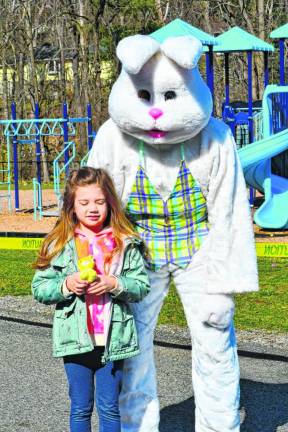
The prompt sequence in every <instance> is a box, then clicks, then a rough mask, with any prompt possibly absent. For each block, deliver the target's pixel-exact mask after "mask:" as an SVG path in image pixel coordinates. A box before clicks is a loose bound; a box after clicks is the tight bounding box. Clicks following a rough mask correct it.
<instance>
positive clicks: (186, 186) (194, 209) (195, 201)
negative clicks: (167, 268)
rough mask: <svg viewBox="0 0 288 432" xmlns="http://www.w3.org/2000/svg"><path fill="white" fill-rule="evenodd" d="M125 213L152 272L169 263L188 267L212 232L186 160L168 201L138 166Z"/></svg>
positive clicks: (204, 203) (200, 194)
mask: <svg viewBox="0 0 288 432" xmlns="http://www.w3.org/2000/svg"><path fill="white" fill-rule="evenodd" d="M126 211H127V214H128V217H129V218H130V220H131V221H132V222H133V224H134V226H135V228H136V230H137V232H138V233H139V234H140V235H141V237H142V239H143V241H144V242H145V244H146V245H147V247H148V250H149V252H150V257H149V258H148V266H149V268H150V269H152V270H158V269H160V268H161V267H162V266H164V265H166V264H168V263H173V264H176V265H178V266H179V267H181V268H184V267H186V266H187V265H188V264H189V263H190V261H191V259H192V257H193V255H194V253H195V252H196V251H197V250H198V249H199V247H200V246H201V242H202V240H203V238H204V237H205V236H206V235H207V234H208V232H209V225H208V221H207V208H206V201H205V198H204V196H203V194H202V192H201V189H200V187H199V186H198V184H197V182H196V181H195V180H194V178H193V176H192V174H191V172H190V170H189V169H188V168H187V166H186V163H185V160H182V162H181V167H180V170H179V173H178V176H177V180H176V184H175V186H174V189H173V191H172V193H171V195H170V196H169V198H168V199H167V200H166V201H164V200H163V199H162V197H161V196H160V195H159V193H158V192H157V191H156V190H155V188H154V186H153V185H152V184H151V182H150V180H149V178H148V177H147V175H146V173H145V171H144V170H143V168H142V167H141V165H139V168H138V171H137V174H136V181H135V183H134V185H133V188H132V192H131V194H130V196H129V199H128V203H127V208H126Z"/></svg>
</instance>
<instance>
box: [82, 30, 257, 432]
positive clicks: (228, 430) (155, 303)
mask: <svg viewBox="0 0 288 432" xmlns="http://www.w3.org/2000/svg"><path fill="white" fill-rule="evenodd" d="M201 53H202V46H201V43H200V42H199V41H198V40H196V39H195V38H193V37H187V36H185V37H184V36H183V37H172V38H168V39H166V40H165V41H164V42H163V43H162V44H159V43H158V42H157V41H156V40H154V39H153V38H151V37H149V36H140V35H137V36H131V37H128V38H125V39H124V40H122V41H121V42H120V43H119V45H118V48H117V55H118V58H119V60H120V61H121V63H122V71H121V73H120V76H119V78H118V79H117V80H116V82H115V84H114V86H113V88H112V91H111V94H110V98H109V113H110V119H108V120H107V121H106V122H105V123H104V124H103V125H102V126H101V128H100V129H99V131H98V133H97V136H96V139H95V143H94V144H93V148H92V150H91V152H90V156H89V159H88V165H90V166H94V167H102V168H106V169H107V170H108V171H109V173H110V174H111V175H112V177H113V179H114V182H115V185H116V188H117V191H118V193H119V195H120V196H121V199H122V201H123V205H125V206H126V211H127V214H128V215H129V217H130V219H131V221H132V222H133V223H134V226H135V229H136V230H137V231H138V233H139V235H140V236H142V238H143V240H144V241H145V243H146V246H147V247H148V248H149V252H150V253H149V256H148V257H147V258H146V265H147V269H148V270H147V271H148V275H149V279H150V283H151V292H150V293H149V295H148V296H147V297H146V298H145V299H144V300H143V301H142V302H141V303H139V304H137V305H135V306H133V313H134V316H135V320H136V323H137V330H138V334H139V342H140V351H141V354H140V355H139V356H137V357H135V358H134V359H131V360H130V359H129V360H127V361H125V365H124V371H123V386H122V391H121V395H120V411H121V431H123V432H158V430H159V429H158V427H159V402H158V398H157V389H156V373H155V366H154V358H153V331H154V328H155V326H156V323H157V318H158V313H159V310H160V309H161V305H162V302H163V299H164V298H165V296H166V294H167V292H168V290H169V286H170V281H171V278H173V280H174V282H175V286H176V288H177V290H178V292H179V294H180V298H181V301H182V302H183V306H184V309H185V315H186V318H187V323H188V326H189V329H190V331H191V334H192V336H193V351H192V352H193V365H192V367H193V371H192V376H193V388H194V392H195V401H196V426H195V431H196V432H212V431H213V432H224V431H225V432H239V425H240V420H239V413H238V403H239V369H238V362H237V351H236V344H235V337H234V329H233V321H232V317H233V311H234V304H233V298H232V297H231V295H230V294H231V293H233V292H245V291H255V290H257V288H258V281H257V269H256V257H255V248H254V244H253V231H252V225H251V219H250V212H249V206H248V201H247V194H246V187H245V182H244V178H243V174H242V170H241V166H240V163H239V159H238V155H237V151H236V149H235V145H234V141H233V137H232V136H231V133H230V129H229V128H228V127H227V126H226V125H225V124H224V123H223V122H221V121H219V120H216V119H214V118H213V117H211V112H212V99H211V94H210V91H209V89H208V87H207V86H206V84H205V82H204V81H203V79H202V78H201V76H200V74H199V71H198V68H197V62H198V60H199V57H200V56H201ZM131 283H133V281H132V280H131ZM125 289H126V287H125V286H122V283H121V278H120V279H119V280H118V287H117V291H116V292H114V293H111V295H113V296H116V298H117V295H118V293H121V291H122V290H125ZM188 429H189V430H190V429H193V427H192V426H191V427H187V430H188Z"/></svg>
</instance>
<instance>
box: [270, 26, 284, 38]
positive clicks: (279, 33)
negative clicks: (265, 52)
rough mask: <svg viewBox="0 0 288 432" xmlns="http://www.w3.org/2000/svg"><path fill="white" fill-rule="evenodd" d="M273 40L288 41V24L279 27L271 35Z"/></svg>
mask: <svg viewBox="0 0 288 432" xmlns="http://www.w3.org/2000/svg"><path fill="white" fill-rule="evenodd" d="M270 38H271V39H288V23H287V24H284V25H282V26H281V27H278V28H277V29H275V30H273V31H272V32H271V33H270Z"/></svg>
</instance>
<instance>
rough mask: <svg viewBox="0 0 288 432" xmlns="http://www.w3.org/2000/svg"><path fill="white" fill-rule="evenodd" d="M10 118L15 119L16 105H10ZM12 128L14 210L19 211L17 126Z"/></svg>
mask: <svg viewBox="0 0 288 432" xmlns="http://www.w3.org/2000/svg"><path fill="white" fill-rule="evenodd" d="M11 117H12V120H16V119H17V113H16V103H15V102H12V104H11ZM12 127H13V131H14V133H13V171H14V196H15V210H16V211H19V208H20V207H19V180H18V145H17V144H18V143H17V134H16V130H17V124H16V123H12Z"/></svg>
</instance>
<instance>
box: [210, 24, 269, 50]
mask: <svg viewBox="0 0 288 432" xmlns="http://www.w3.org/2000/svg"><path fill="white" fill-rule="evenodd" d="M216 41H217V42H218V45H217V46H215V47H213V51H214V52H238V51H270V52H272V51H274V47H273V45H271V44H268V43H267V42H264V41H263V40H262V39H259V38H258V37H256V36H254V35H252V34H251V33H248V32H247V31H245V30H243V29H241V28H240V27H232V28H231V29H230V30H227V31H226V32H225V33H222V34H221V35H220V36H217V37H216Z"/></svg>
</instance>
